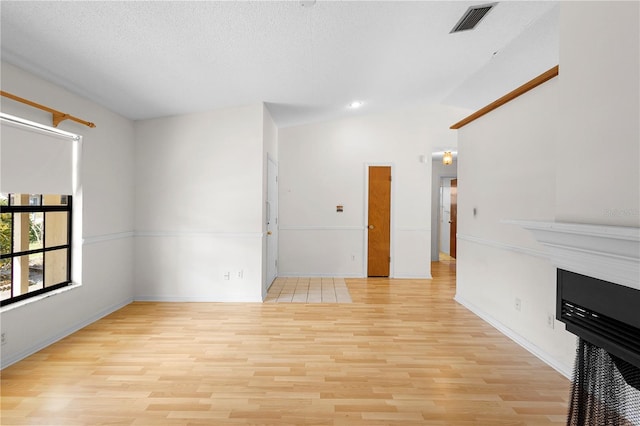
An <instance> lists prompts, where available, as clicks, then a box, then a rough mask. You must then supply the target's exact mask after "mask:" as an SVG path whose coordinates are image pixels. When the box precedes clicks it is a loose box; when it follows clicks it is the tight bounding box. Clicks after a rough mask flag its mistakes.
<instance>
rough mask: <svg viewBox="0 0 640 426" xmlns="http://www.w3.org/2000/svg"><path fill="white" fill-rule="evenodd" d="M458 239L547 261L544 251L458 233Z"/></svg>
mask: <svg viewBox="0 0 640 426" xmlns="http://www.w3.org/2000/svg"><path fill="white" fill-rule="evenodd" d="M456 237H457V238H456V239H458V240H461V241H468V242H471V243H476V244H482V245H484V246H488V247H493V248H497V249H501V250H508V251H512V252H515V253H521V254H526V255H529V256H534V257H540V258H543V259H547V258H548V256H547V253H545V252H544V251H542V250H535V249H532V248H528V247H522V246H516V245H514V244H508V243H503V242H500V241H495V240H487V239H486V238H480V237H474V236H473V235H466V234H460V233H458V234H457V235H456Z"/></svg>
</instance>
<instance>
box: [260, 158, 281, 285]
mask: <svg viewBox="0 0 640 426" xmlns="http://www.w3.org/2000/svg"><path fill="white" fill-rule="evenodd" d="M270 164H272V165H273V167H274V168H275V172H276V181H275V182H276V183H275V186H276V190H275V194H270V193H269V179H270V178H271V174H270V173H269V171H270V170H271V167H270ZM266 172H267V173H266V176H267V185H266V190H267V191H266V194H265V195H266V196H265V201H266V203H267V204H266V205H267V206H269V204H268V203H269V195H275V200H276V202H275V217H276V222H275V225H274V227H273V231H272V235H271V236H269V235H267V234H266V232H269V227H268V226H267V225H266V220H267V217H268V213H265V218H264V221H265V227H266V231H265V241H266V243H265V245H266V247H265V257H266V260H265V266H266V267H265V271H264V274H265V280H264V288H263V293H264V295H266V293H267V292H268V291H269V288H270V287H271V285H272V284H273V282H274V281H275V279H276V278H277V277H278V266H277V265H278V258H279V257H280V255H279V251H280V250H279V248H280V247H279V246H280V244H279V243H280V241H279V232H278V231H279V228H280V225H279V223H278V220H277V218H278V216H279V206H278V201H279V200H280V194H279V192H280V191H279V182H278V174H279V167H278V162H277V161H276V160H275V159H274V158H272V157H271V155H269V153H267V170H266ZM269 238H271V239H275V253H270V250H269ZM270 255H272V256H273V258H274V260H275V262H276V266H275V276H274V277H270V276H269V260H271V256H270Z"/></svg>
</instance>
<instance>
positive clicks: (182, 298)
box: [133, 295, 262, 303]
mask: <svg viewBox="0 0 640 426" xmlns="http://www.w3.org/2000/svg"><path fill="white" fill-rule="evenodd" d="M133 301H134V302H167V303H174V302H177V303H181V302H198V303H262V299H261V298H259V299H221V298H216V297H206V296H145V295H141V296H135V297H134V298H133Z"/></svg>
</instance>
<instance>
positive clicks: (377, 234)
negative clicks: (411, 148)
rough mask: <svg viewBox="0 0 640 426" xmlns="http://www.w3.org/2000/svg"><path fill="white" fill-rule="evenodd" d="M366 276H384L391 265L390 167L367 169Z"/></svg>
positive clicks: (387, 274)
mask: <svg viewBox="0 0 640 426" xmlns="http://www.w3.org/2000/svg"><path fill="white" fill-rule="evenodd" d="M367 220H368V221H367V235H368V237H367V241H368V242H367V276H369V277H388V276H389V270H390V263H391V166H369V191H368V213H367Z"/></svg>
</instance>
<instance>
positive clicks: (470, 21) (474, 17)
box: [449, 3, 498, 34]
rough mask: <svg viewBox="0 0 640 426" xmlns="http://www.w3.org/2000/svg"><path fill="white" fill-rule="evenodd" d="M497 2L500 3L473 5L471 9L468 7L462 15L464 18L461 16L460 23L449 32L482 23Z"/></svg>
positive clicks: (456, 31)
mask: <svg viewBox="0 0 640 426" xmlns="http://www.w3.org/2000/svg"><path fill="white" fill-rule="evenodd" d="M496 4H498V3H490V4H483V5H479V6H471V7H470V8H469V9H467V11H466V12H465V13H464V15H462V18H460V20H459V21H458V23H457V24H456V25H455V27H453V29H452V30H451V32H450V33H449V34H452V33H458V32H460V31H467V30H472V29H474V28H475V27H476V25H478V24H479V23H480V21H481V20H482V18H484V17H485V16H486V15H487V13H489V11H490V10H491V9H493V7H494V6H495V5H496Z"/></svg>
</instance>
